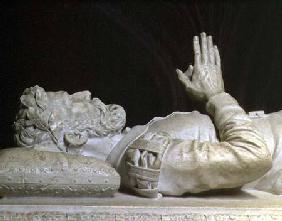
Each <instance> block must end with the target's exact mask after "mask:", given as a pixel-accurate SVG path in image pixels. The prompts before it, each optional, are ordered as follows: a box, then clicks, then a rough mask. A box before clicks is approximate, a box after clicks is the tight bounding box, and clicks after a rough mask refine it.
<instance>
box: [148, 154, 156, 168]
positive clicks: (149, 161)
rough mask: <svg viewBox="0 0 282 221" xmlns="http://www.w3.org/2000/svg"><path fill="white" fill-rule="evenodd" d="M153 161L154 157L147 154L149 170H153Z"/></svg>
mask: <svg viewBox="0 0 282 221" xmlns="http://www.w3.org/2000/svg"><path fill="white" fill-rule="evenodd" d="M155 160H156V157H155V156H154V154H152V153H149V154H148V166H149V168H153V165H154V163H155Z"/></svg>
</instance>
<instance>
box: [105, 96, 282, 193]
mask: <svg viewBox="0 0 282 221" xmlns="http://www.w3.org/2000/svg"><path fill="white" fill-rule="evenodd" d="M206 108H207V111H208V112H209V114H210V115H211V116H212V117H213V120H214V123H215V125H216V127H217V129H218V132H219V137H220V141H219V140H218V139H217V136H216V130H215V128H214V125H213V123H212V121H211V119H210V118H209V116H207V115H203V114H200V113H199V112H196V111H194V112H191V113H173V114H171V115H169V116H167V117H165V118H154V119H153V120H152V121H151V122H149V123H148V124H147V125H145V126H137V127H134V128H133V129H132V130H131V131H130V132H129V133H128V134H127V135H125V137H124V138H123V139H122V140H121V141H120V142H119V143H118V144H117V146H116V147H115V148H114V149H113V151H112V153H111V154H110V155H109V157H108V160H109V161H110V162H111V163H112V165H113V166H114V167H116V168H117V170H118V172H119V173H120V174H121V178H122V185H124V186H126V187H127V188H128V187H129V188H131V189H133V190H135V192H137V193H139V194H141V195H145V196H149V197H151V195H150V194H151V193H150V190H156V189H157V191H158V192H160V193H163V194H165V195H182V194H184V193H187V192H188V193H198V192H203V191H208V190H213V189H225V188H236V187H241V186H243V185H244V184H246V183H249V182H251V181H254V180H257V179H258V178H261V177H262V176H263V175H264V174H265V173H266V172H267V171H268V170H269V169H270V168H271V166H272V160H274V162H275V156H277V154H279V153H278V152H279V151H278V150H277V149H278V148H279V144H278V143H277V141H275V140H277V137H275V136H276V135H278V131H279V128H278V129H276V132H275V129H274V128H275V126H273V127H272V128H271V125H274V124H275V125H277V124H278V122H277V121H275V120H273V119H274V118H279V120H280V121H281V125H282V118H281V119H280V115H279V114H271V115H268V116H263V117H262V118H253V119H251V117H250V116H248V115H247V114H246V113H245V111H244V110H243V109H242V108H241V107H240V106H239V104H238V103H237V101H236V100H235V99H234V98H232V97H231V96H230V95H229V94H227V93H221V94H218V95H216V96H214V97H212V98H211V99H210V101H209V102H208V103H207V106H206ZM266 125H268V127H266ZM280 130H281V129H280ZM160 132H162V133H165V134H168V135H169V140H170V141H169V144H168V145H167V148H166V150H165V151H164V153H163V156H162V159H161V164H160V167H159V175H158V177H157V178H158V180H157V186H156V185H155V183H154V182H155V181H156V179H155V177H153V178H152V177H150V176H151V175H148V174H150V173H151V172H152V173H153V172H154V171H153V170H150V166H148V164H144V163H142V162H141V161H142V159H141V160H140V159H139V161H138V160H137V161H135V163H132V159H128V151H129V150H130V149H134V151H136V149H138V148H139V149H140V150H141V151H139V152H140V156H142V154H143V156H144V151H146V154H147V153H150V151H151V153H152V155H153V156H152V157H151V158H153V160H154V159H155V160H156V158H157V157H156V155H155V153H157V152H158V151H159V150H157V151H154V150H151V149H152V147H153V146H154V145H150V139H147V138H146V137H149V136H147V135H148V134H158V133H160ZM146 139H147V140H148V141H149V142H147V143H146V142H145V143H144V142H143V141H142V142H143V143H144V144H145V145H148V146H150V147H149V148H148V147H142V146H140V143H142V142H140V140H146ZM278 141H279V139H278ZM138 145H139V146H138ZM150 148H151V149H150ZM139 152H138V154H139ZM154 157H155V158H154ZM129 158H130V157H129ZM133 158H134V157H133ZM141 158H142V157H141ZM143 160H144V159H143ZM149 161H150V160H149ZM132 164H135V165H132ZM130 165H131V166H132V167H136V168H137V169H136V168H135V169H136V171H137V172H136V174H133V173H132V172H130V170H132V168H129V167H128V166H130ZM150 165H151V166H152V168H154V169H156V167H154V163H151V164H150ZM142 167H143V168H144V167H145V170H146V169H147V172H145V173H144V172H142ZM157 169H158V168H157ZM139 170H141V172H138V171H139ZM274 170H275V168H273V169H271V170H270V171H269V173H268V174H270V175H268V174H266V175H265V177H267V176H270V177H271V178H273V171H274ZM155 171H157V170H155ZM152 176H155V175H152ZM144 177H145V178H144ZM132 180H133V181H132ZM263 180H264V178H261V181H257V184H253V185H252V186H257V188H258V187H259V186H260V185H259V184H261V183H262V182H263ZM146 185H147V186H146ZM261 189H265V185H263V187H262V188H261ZM280 189H281V188H280ZM265 190H266V189H265ZM140 191H141V192H140ZM146 191H149V193H148V194H147V192H146ZM268 191H271V190H268ZM153 195H154V197H156V195H155V192H154V193H153Z"/></svg>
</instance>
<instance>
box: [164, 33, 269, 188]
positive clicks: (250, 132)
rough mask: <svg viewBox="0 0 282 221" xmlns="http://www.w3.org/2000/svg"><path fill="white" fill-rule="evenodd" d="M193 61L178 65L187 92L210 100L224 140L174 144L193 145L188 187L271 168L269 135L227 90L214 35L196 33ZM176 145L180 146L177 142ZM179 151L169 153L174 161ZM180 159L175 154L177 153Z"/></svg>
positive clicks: (238, 180) (237, 181) (223, 184)
mask: <svg viewBox="0 0 282 221" xmlns="http://www.w3.org/2000/svg"><path fill="white" fill-rule="evenodd" d="M193 44H194V54H195V61H194V66H192V65H190V66H189V68H188V70H187V71H186V72H184V73H183V72H182V71H180V70H177V74H178V77H179V79H180V81H181V82H182V83H183V84H184V86H185V88H186V90H187V92H188V94H189V95H190V96H192V97H194V98H197V99H198V100H200V101H202V102H205V103H206V109H207V112H208V113H209V114H210V115H211V116H212V117H213V119H214V122H215V125H216V127H217V129H218V130H219V135H220V142H218V143H211V142H199V141H197V140H194V141H184V142H181V143H180V144H177V145H178V147H175V148H174V150H173V149H172V150H171V151H177V150H179V151H180V150H182V149H185V148H186V149H187V148H188V149H189V150H188V152H189V153H190V155H189V157H188V158H189V159H187V162H188V161H189V160H190V161H193V168H195V169H191V170H190V174H187V176H190V179H191V185H192V184H193V185H192V186H191V187H189V188H188V189H191V190H189V191H190V192H201V191H205V190H210V189H220V188H233V187H239V186H242V185H243V184H245V183H247V182H250V181H253V180H255V179H257V178H259V177H260V176H262V175H263V174H264V173H266V172H267V171H268V170H269V169H270V168H271V155H270V153H269V151H268V148H267V146H266V143H265V141H264V140H263V138H262V136H261V135H260V134H259V132H258V131H257V129H256V128H255V126H254V125H253V123H252V121H251V119H249V117H248V116H247V114H246V113H245V111H244V110H243V109H242V108H241V107H240V105H239V104H238V103H237V101H236V100H235V99H234V98H233V97H231V96H230V95H229V94H227V93H225V92H224V85H223V79H222V72H221V65H220V56H219V52H218V49H217V47H216V46H214V45H213V42H212V37H211V36H208V37H206V34H205V33H202V34H201V45H200V43H199V39H198V37H197V36H196V37H194V40H193ZM177 145H176V146H177ZM173 156H177V154H176V153H173V152H171V153H167V159H166V160H164V161H163V162H165V161H167V162H170V161H171V160H172V159H170V158H171V157H173ZM174 160H175V161H177V159H174Z"/></svg>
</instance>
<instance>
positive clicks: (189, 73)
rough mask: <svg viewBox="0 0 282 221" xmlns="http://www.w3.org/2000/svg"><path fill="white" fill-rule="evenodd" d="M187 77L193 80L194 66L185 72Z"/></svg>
mask: <svg viewBox="0 0 282 221" xmlns="http://www.w3.org/2000/svg"><path fill="white" fill-rule="evenodd" d="M185 74H186V76H187V77H188V78H191V77H192V74H193V65H189V67H188V69H187V71H186V72H185Z"/></svg>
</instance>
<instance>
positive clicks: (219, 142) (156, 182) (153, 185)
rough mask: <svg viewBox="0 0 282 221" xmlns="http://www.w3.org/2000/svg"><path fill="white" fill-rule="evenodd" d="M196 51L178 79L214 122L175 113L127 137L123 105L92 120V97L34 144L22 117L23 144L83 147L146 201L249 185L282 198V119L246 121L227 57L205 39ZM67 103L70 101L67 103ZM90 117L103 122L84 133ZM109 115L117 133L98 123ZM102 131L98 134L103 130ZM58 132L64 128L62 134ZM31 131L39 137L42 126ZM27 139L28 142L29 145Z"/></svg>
mask: <svg viewBox="0 0 282 221" xmlns="http://www.w3.org/2000/svg"><path fill="white" fill-rule="evenodd" d="M193 46H194V65H193V66H192V65H190V66H189V68H188V70H187V71H186V72H182V71H180V70H177V74H178V77H179V80H180V81H181V82H182V83H183V84H184V86H185V89H186V91H187V92H188V94H189V95H190V96H192V97H194V98H196V99H198V100H199V101H201V102H204V103H205V105H206V109H207V112H208V113H209V116H210V117H211V118H212V120H213V121H212V120H211V118H210V117H209V116H208V115H204V114H200V113H199V112H197V111H193V112H174V113H172V114H170V115H168V116H167V117H164V118H154V119H153V120H151V121H150V122H149V123H148V124H147V125H140V126H135V127H133V128H132V129H131V130H126V131H124V132H123V133H121V129H122V128H123V126H124V124H125V112H124V110H123V109H122V108H121V107H120V106H116V107H114V108H113V109H111V111H110V113H108V115H107V111H106V112H105V110H107V108H105V107H104V106H103V105H102V106H101V104H100V106H101V108H100V109H99V108H98V109H97V110H99V111H98V112H97V111H94V112H95V113H96V114H92V115H91V114H90V115H89V113H92V112H89V113H88V111H89V107H91V105H89V104H88V103H91V102H89V99H88V98H87V100H88V101H87V102H85V101H84V99H81V100H80V101H79V102H77V103H76V102H74V103H76V104H75V105H74V106H75V107H77V108H74V107H73V106H71V107H72V108H69V109H68V108H61V109H60V110H61V111H62V112H63V113H64V114H65V115H64V114H63V113H57V114H55V115H54V114H53V116H52V114H51V113H50V115H48V118H47V119H46V121H45V122H52V119H64V117H61V118H60V117H58V116H69V114H70V113H69V112H68V111H71V115H70V116H71V117H70V119H74V120H73V121H70V124H69V121H68V120H67V119H68V117H66V119H65V120H66V121H64V120H60V122H61V123H59V124H58V123H56V120H55V122H54V125H55V126H52V127H47V129H46V128H45V132H44V133H43V134H41V133H39V134H40V135H39V134H37V135H36V136H35V137H33V138H32V139H28V138H29V137H30V131H21V130H22V129H26V127H19V126H22V125H25V124H23V123H25V122H23V121H24V120H22V121H20V122H18V120H19V119H26V117H28V116H27V115H26V113H21V112H20V113H19V116H25V118H21V117H19V118H18V120H17V121H16V128H17V130H16V139H17V141H18V142H17V143H18V145H22V146H31V147H34V146H37V149H39V150H48V148H49V147H48V144H47V143H46V140H47V141H51V142H52V143H53V146H54V144H56V145H55V146H56V147H58V148H59V149H60V150H62V151H68V149H70V150H73V149H74V150H75V149H76V147H79V150H80V151H69V152H71V153H74V154H80V155H84V156H92V157H96V158H99V159H101V160H103V161H106V162H107V163H110V164H111V165H112V166H113V167H114V168H115V169H116V170H117V171H118V173H119V174H120V176H121V185H122V187H124V188H126V189H130V190H132V191H134V192H135V193H136V194H138V195H141V196H145V197H157V196H158V194H159V193H160V194H164V195H182V194H184V193H199V192H203V191H209V190H214V189H230V188H237V187H242V186H244V185H246V184H248V187H251V188H256V189H260V190H263V191H269V192H272V193H277V194H281V193H282V173H281V172H280V171H281V169H282V164H281V163H280V162H279V161H281V160H280V159H281V157H282V156H281V154H282V153H281V150H282V143H281V139H280V136H281V135H280V134H281V133H280V132H282V129H281V125H282V112H277V113H272V114H264V113H262V112H256V113H251V114H246V112H245V111H244V110H243V109H242V108H241V107H240V105H239V104H238V103H237V101H236V100H235V99H234V98H233V97H232V96H231V95H229V94H228V93H226V92H225V91H224V84H223V79H222V73H221V62H220V56H219V52H218V49H217V47H216V46H214V45H213V42H212V37H211V36H208V37H207V36H206V34H205V33H202V34H201V42H200V41H199V38H198V37H197V36H195V37H194V40H193ZM48 93H49V92H48ZM50 95H51V94H50ZM48 96H49V95H48ZM71 96H73V98H71V100H72V99H74V101H75V100H76V99H75V97H76V95H71ZM35 97H36V96H35ZM49 97H50V96H49ZM86 97H87V96H86ZM88 97H89V96H88ZM22 99H23V98H22ZM44 99H45V98H44ZM51 100H52V102H53V103H54V105H55V104H56V102H55V101H56V99H54V97H52V99H51ZM63 100H66V101H68V99H66V98H64V99H63ZM22 102H23V101H22ZM58 102H59V101H58ZM60 102H62V101H60ZM68 102H69V101H68ZM71 102H73V101H71ZM65 103H66V104H64V105H65V106H66V107H68V103H67V102H65ZM36 105H37V106H38V108H40V109H41V108H42V107H44V106H42V105H41V104H40V102H39V103H38V104H36ZM41 106H42V107H41ZM65 106H63V107H65ZM86 107H87V108H88V109H87V108H86ZM91 108H92V107H91ZM91 108H90V109H91ZM54 110H55V109H54ZM54 110H53V111H54ZM82 110H83V111H84V112H83V111H82ZM91 110H92V109H91ZM81 111H82V112H81ZM51 112H52V111H51ZM94 112H93V113H94ZM111 112H113V113H114V114H111ZM39 113H40V111H39ZM52 113H53V112H52ZM97 113H100V114H97ZM37 115H38V114H37ZM37 115H36V116H37ZM86 115H87V116H88V117H90V118H87V120H89V119H91V120H92V118H94V119H98V120H96V121H94V123H93V124H91V127H87V126H86V127H80V128H82V129H81V130H78V129H77V128H79V126H80V125H82V126H83V125H84V126H85V125H87V123H86V124H83V123H81V122H85V121H81V120H85V118H84V116H86ZM105 115H107V116H111V118H110V119H111V120H110V121H106V122H108V123H111V122H115V123H116V125H117V126H108V123H107V124H104V123H102V122H101V121H99V119H100V118H101V119H102V118H103V116H105ZM46 116H47V115H46ZM56 117H57V118H56ZM33 118H34V117H33ZM49 118H50V120H49ZM87 120H86V122H87ZM53 121H54V120H53ZM64 122H66V124H64ZM213 122H214V124H213ZM19 123H20V124H19ZM51 125H53V124H51ZM66 125H69V126H66ZM73 125H78V126H76V127H74V126H73ZM96 125H98V126H97V128H99V130H96ZM109 125H112V124H109ZM214 125H215V126H216V128H217V130H218V134H219V137H218V136H217V132H216V129H215V127H214ZM53 128H57V130H58V132H56V130H53ZM109 128H110V130H108V129H109ZM29 129H31V132H33V130H35V129H38V127H32V128H29ZM39 129H40V128H39ZM43 129H44V127H43ZM105 129H106V130H105ZM89 131H90V132H89ZM93 131H98V132H93ZM105 131H106V132H105ZM56 134H57V135H56ZM44 136H45V137H44ZM22 137H24V138H26V140H25V141H26V142H25V143H23V142H22V140H23V139H22ZM46 137H48V138H46ZM38 140H40V141H41V143H40V145H37V143H36V142H37V141H38ZM44 142H45V143H44ZM26 144H30V145H26ZM44 145H45V147H43V148H42V146H44ZM53 150H54V148H53ZM250 182H252V183H251V184H250Z"/></svg>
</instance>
